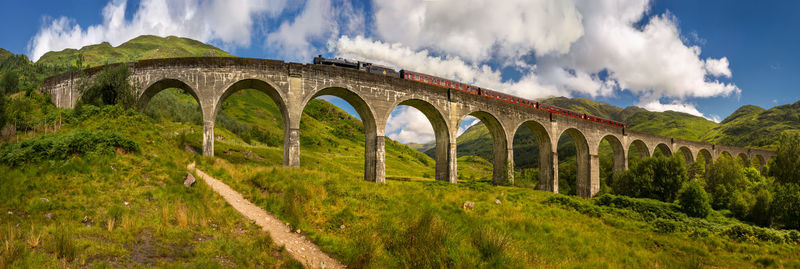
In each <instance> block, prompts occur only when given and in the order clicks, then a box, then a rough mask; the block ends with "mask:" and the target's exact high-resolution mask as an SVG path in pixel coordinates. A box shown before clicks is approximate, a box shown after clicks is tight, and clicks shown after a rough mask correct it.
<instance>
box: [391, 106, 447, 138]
mask: <svg viewBox="0 0 800 269" xmlns="http://www.w3.org/2000/svg"><path fill="white" fill-rule="evenodd" d="M386 135H387V136H389V138H391V139H393V140H395V141H400V143H412V142H413V143H427V142H429V141H433V140H434V139H435V138H436V137H435V134H434V133H433V127H432V126H431V123H430V121H428V118H427V117H425V114H422V112H420V111H419V110H417V109H416V108H413V107H410V106H397V108H395V111H393V112H392V115H391V116H389V121H388V122H387V123H386Z"/></svg>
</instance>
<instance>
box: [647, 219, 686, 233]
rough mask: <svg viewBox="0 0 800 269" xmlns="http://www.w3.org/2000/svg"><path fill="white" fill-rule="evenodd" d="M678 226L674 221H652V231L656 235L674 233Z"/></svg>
mask: <svg viewBox="0 0 800 269" xmlns="http://www.w3.org/2000/svg"><path fill="white" fill-rule="evenodd" d="M679 227H680V224H679V223H678V222H676V221H674V220H665V219H656V220H655V221H653V231H655V232H657V233H664V234H668V233H674V232H676V231H678V230H679Z"/></svg>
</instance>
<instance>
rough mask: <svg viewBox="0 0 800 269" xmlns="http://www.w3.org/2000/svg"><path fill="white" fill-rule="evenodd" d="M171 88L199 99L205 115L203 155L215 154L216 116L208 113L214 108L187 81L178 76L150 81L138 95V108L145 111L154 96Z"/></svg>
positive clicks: (202, 113)
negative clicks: (177, 77)
mask: <svg viewBox="0 0 800 269" xmlns="http://www.w3.org/2000/svg"><path fill="white" fill-rule="evenodd" d="M169 88H176V89H181V90H183V91H185V92H187V93H189V94H190V95H191V96H192V97H194V99H195V101H197V105H198V106H199V107H200V115H202V117H203V155H205V156H214V117H212V116H210V115H208V113H209V112H211V111H213V110H214V108H211V107H208V106H209V105H208V104H207V102H203V99H202V98H200V95H198V94H197V93H198V92H197V89H195V88H193V87H191V86H189V84H187V83H186V82H184V81H182V80H180V79H176V78H161V79H158V80H156V81H155V82H153V83H150V85H147V86H146V87H145V88H144V90H143V91H142V93H141V94H140V95H139V96H137V97H136V106H137V109H138V110H139V111H144V110H145V108H147V105H148V104H149V103H150V99H152V98H153V96H155V95H156V94H158V93H160V92H162V91H164V90H166V89H169Z"/></svg>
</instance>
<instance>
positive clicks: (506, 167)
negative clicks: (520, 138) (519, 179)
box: [453, 110, 514, 185]
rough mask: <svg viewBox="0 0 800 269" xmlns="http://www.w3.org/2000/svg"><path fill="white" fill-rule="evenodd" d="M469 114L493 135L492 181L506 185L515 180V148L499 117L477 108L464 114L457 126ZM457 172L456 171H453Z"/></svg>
mask: <svg viewBox="0 0 800 269" xmlns="http://www.w3.org/2000/svg"><path fill="white" fill-rule="evenodd" d="M467 115H469V116H473V117H475V118H478V120H480V121H481V122H482V123H483V124H484V125H486V128H487V129H489V135H491V137H492V182H493V183H494V184H496V185H506V184H511V183H513V182H514V171H513V169H514V164H513V160H514V156H513V150H512V148H511V146H510V143H509V141H508V138H507V137H508V136H507V134H506V133H507V132H506V130H507V129H506V128H505V126H503V123H502V122H500V120H498V118H497V117H496V116H495V115H493V114H492V113H490V112H487V111H484V110H475V111H471V112H469V113H467V114H464V116H462V117H461V118H459V119H458V123H457V124H456V125H455V126H461V122H462V121H464V118H465V117H466V116H467ZM453 173H455V171H454V172H453Z"/></svg>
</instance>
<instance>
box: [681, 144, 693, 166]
mask: <svg viewBox="0 0 800 269" xmlns="http://www.w3.org/2000/svg"><path fill="white" fill-rule="evenodd" d="M677 152H679V153H680V154H681V155H683V160H684V161H685V162H686V165H690V164H692V163H694V154H693V153H692V150H691V149H689V147H686V146H683V147H680V148H678V151H677Z"/></svg>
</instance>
